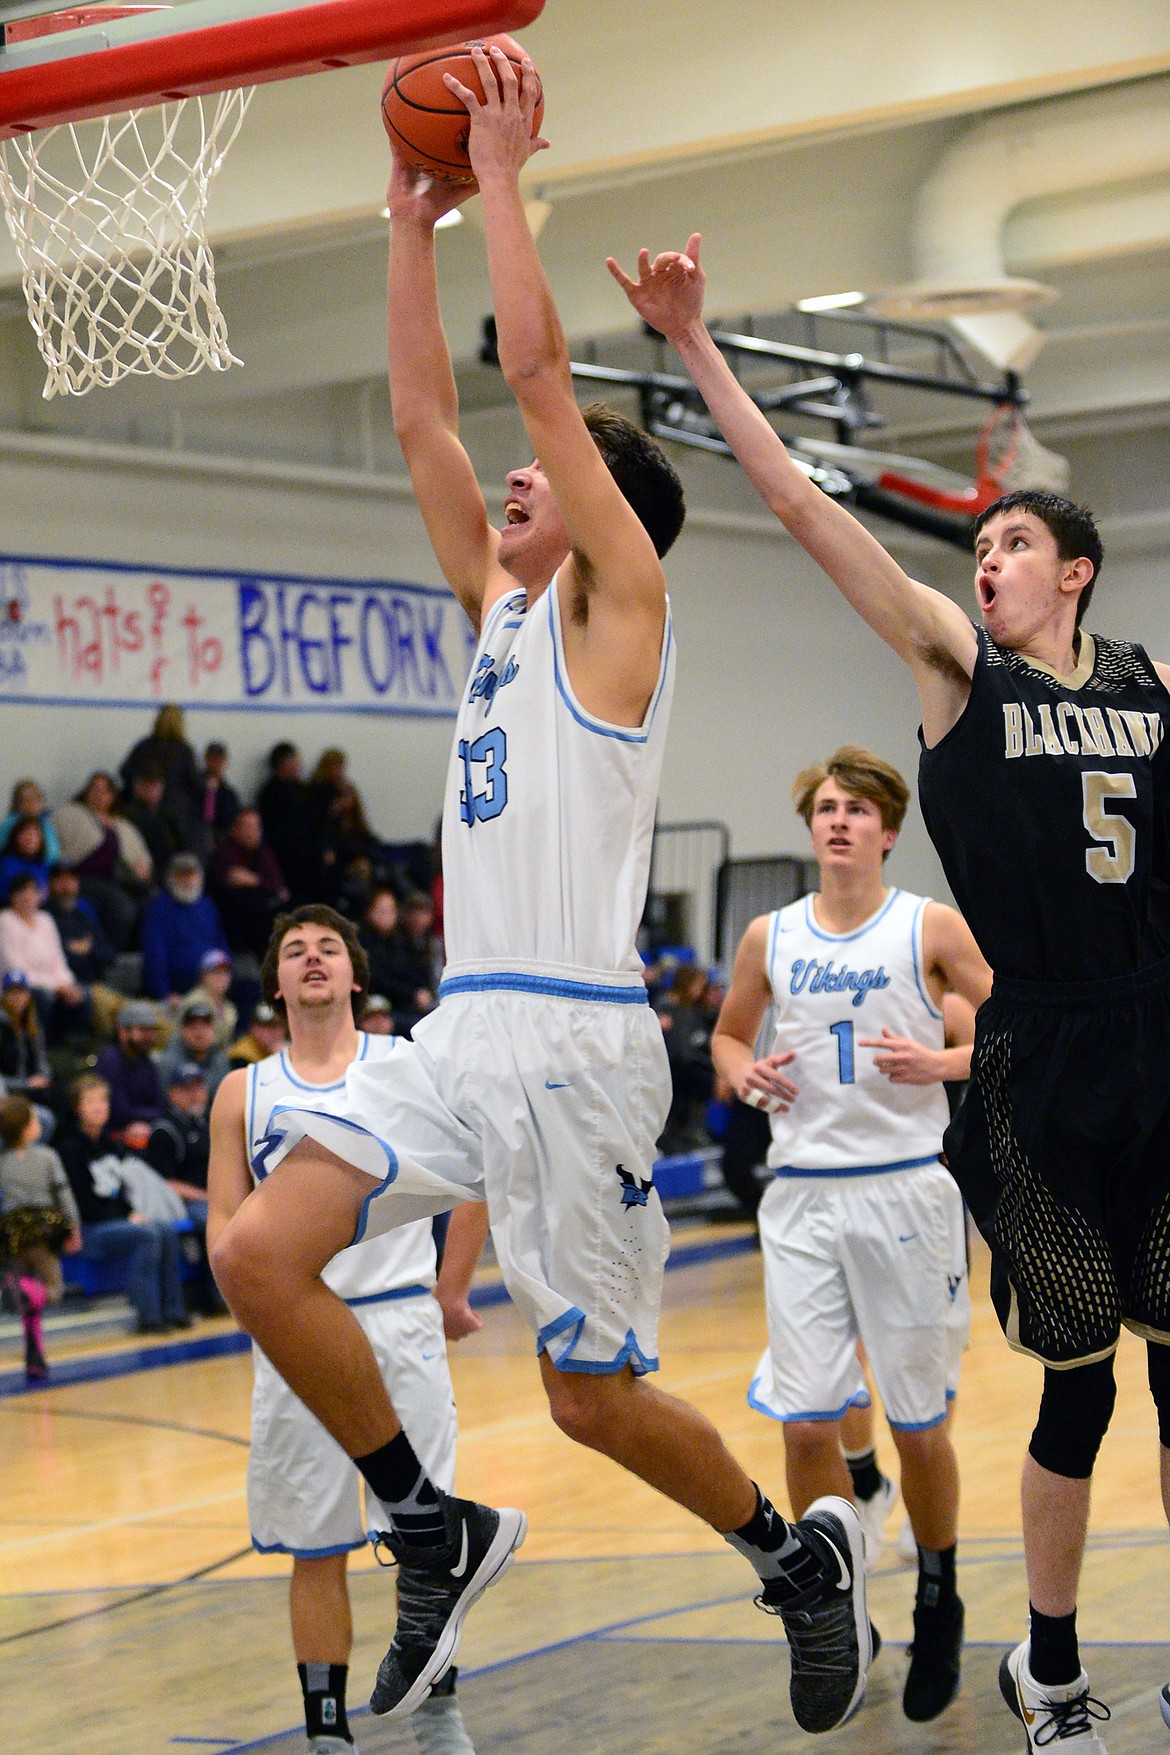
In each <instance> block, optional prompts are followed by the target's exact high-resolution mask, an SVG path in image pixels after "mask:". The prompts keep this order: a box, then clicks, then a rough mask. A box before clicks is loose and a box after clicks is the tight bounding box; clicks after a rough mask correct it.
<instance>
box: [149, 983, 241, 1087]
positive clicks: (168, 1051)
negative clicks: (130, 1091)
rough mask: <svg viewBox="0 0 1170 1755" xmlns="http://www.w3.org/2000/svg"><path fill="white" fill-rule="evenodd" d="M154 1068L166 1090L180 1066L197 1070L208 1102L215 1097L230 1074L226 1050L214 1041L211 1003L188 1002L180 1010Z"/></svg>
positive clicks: (213, 1017) (190, 1000) (206, 1001)
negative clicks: (177, 1023)
mask: <svg viewBox="0 0 1170 1755" xmlns="http://www.w3.org/2000/svg"><path fill="white" fill-rule="evenodd" d="M155 1065H156V1067H157V1068H158V1076H159V1079H160V1080H161V1082H162V1087H163V1090H164V1091H165V1090H167V1089H168V1088H169V1086H170V1081H171V1079H172V1078H173V1077H174V1075H175V1069H176V1067H179V1066H190V1065H194V1066H197V1067H198V1068H199V1071H200V1073H201V1074H202V1076H203V1080H204V1082H205V1084H206V1086H207V1094H208V1101H210V1100H211V1098H213V1097H214V1096H215V1093H216V1092H217V1091H218V1089H219V1087H220V1083H221V1081H222V1080H223V1079H224V1077H225V1076H226V1075H227V1073H228V1072H230V1070H231V1069H230V1067H229V1066H228V1057H227V1050H226V1049H224V1048H221V1047H220V1046H219V1044H218V1043H217V1041H216V1039H215V1011H214V1009H213V1007H212V1005H211V1002H210V1000H207V999H189V1000H186V1001H185V1002H184V1004H183V1005H182V1006H181V1007H180V1010H179V1027H178V1029H177V1030H176V1031H175V1033H174V1035H173V1036H172V1037H171V1039H170V1041H169V1042H168V1043H167V1045H166V1047H165V1048H164V1049H162V1051H161V1052H160V1053H159V1054H157V1055H156V1056H155Z"/></svg>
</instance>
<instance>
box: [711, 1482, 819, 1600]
mask: <svg viewBox="0 0 1170 1755" xmlns="http://www.w3.org/2000/svg"><path fill="white" fill-rule="evenodd" d="M723 1539H724V1541H725V1542H730V1544H731V1546H732V1547H733V1548H734V1549H735V1550H736V1552H737V1553H740V1554H742V1555H743V1556H744V1558H745V1559H746V1560H750V1562H751V1564H752V1565H753V1566H754V1567H755V1569H756V1572H757V1573H758V1574H759V1576H760V1578H761V1579H762V1580H763V1582H764V1583H765V1584H782V1585H784V1586H787V1587H788V1588H789V1589H790V1591H791V1594H792V1595H794V1596H796V1595H798V1594H799V1593H800V1592H801V1591H803V1590H807V1588H808V1586H809V1585H810V1584H813V1583H815V1582H816V1580H817V1579H818V1578H820V1577H821V1575H822V1573H823V1572H824V1570H825V1568H824V1563H823V1562H822V1560H821V1558H820V1556H819V1555H818V1554H817V1553H816V1551H815V1550H814V1549H813V1548H811V1547H810V1546H809V1544H808V1543H807V1542H805V1541H802V1540H801V1538H800V1536H799V1535H798V1534H797V1532H796V1529H795V1527H794V1526H793V1525H792V1524H790V1523H787V1522H786V1521H785V1519H784V1518H782V1517H781V1516H780V1513H779V1512H778V1511H777V1510H776V1507H775V1506H774V1505H773V1504H772V1502H771V1500H769V1499H765V1498H764V1495H763V1494H762V1493H761V1492H760V1489H759V1488H758V1487H757V1488H756V1509H755V1511H754V1512H753V1513H752V1515H751V1517H749V1518H748V1520H747V1522H746V1523H745V1524H743V1525H741V1527H740V1528H739V1529H737V1530H730V1531H729V1532H728V1533H727V1534H726V1535H725V1536H724V1538H723Z"/></svg>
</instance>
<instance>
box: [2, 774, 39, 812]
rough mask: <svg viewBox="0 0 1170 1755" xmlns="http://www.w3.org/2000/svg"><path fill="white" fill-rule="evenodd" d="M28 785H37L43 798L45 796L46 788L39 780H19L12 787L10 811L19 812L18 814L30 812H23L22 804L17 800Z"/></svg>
mask: <svg viewBox="0 0 1170 1755" xmlns="http://www.w3.org/2000/svg"><path fill="white" fill-rule="evenodd" d="M26 786H35V787H36V789H37V791H38V792H39V793H40V795H41V797H42V798H43V797H44V796H45V789H44V787H43V786H42V785H41V783H40V781H39V780H31V779H30V780H18V781H17V782H16V785H15V786H14V787H13V788H12V798H11V800H10V801H9V805H8V808H9V810H10V811H12V812H14V813H17V814H22V815H24V814H29V813H24V812H21V810H20V805H19V804H18V802H17V800H18V799H19V798H20V795H21V793H22V792H23V791H24V789H25V787H26Z"/></svg>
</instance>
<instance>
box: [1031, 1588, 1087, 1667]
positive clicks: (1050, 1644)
mask: <svg viewBox="0 0 1170 1755" xmlns="http://www.w3.org/2000/svg"><path fill="white" fill-rule="evenodd" d="M1028 1613H1029V1615H1030V1616H1031V1631H1030V1633H1029V1648H1028V1668H1029V1670H1030V1671H1031V1673H1032V1680H1033V1681H1034V1682H1039V1683H1041V1684H1042V1685H1043V1684H1044V1683H1049V1684H1050V1685H1051V1686H1052V1687H1053V1688H1061V1687H1063V1686H1064V1685H1065V1683H1067V1682H1075V1681H1076V1679H1077V1677H1078V1676H1079V1675H1080V1673H1081V1654H1080V1649H1079V1647H1078V1645H1077V1612H1076V1610H1075V1609H1074V1610H1073V1612H1072V1614H1071V1615H1042V1614H1041V1613H1040V1611H1039V1610H1038V1609H1034V1608H1033V1607H1032V1605H1031V1603H1029V1604H1028Z"/></svg>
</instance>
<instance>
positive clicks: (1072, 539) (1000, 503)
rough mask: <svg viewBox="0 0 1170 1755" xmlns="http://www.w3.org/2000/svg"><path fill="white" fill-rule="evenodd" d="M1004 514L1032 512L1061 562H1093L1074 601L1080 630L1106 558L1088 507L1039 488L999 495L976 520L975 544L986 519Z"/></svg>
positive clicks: (1018, 489) (1020, 489)
mask: <svg viewBox="0 0 1170 1755" xmlns="http://www.w3.org/2000/svg"><path fill="white" fill-rule="evenodd" d="M1005 512H1031V513H1033V514H1034V516H1035V517H1037V518H1039V520H1040V522H1041V524H1043V525H1044V526H1045V528H1046V529H1047V530H1049V531H1051V533H1052V537H1053V540H1054V541H1055V543H1056V552H1057V554H1058V555H1059V556H1060V558H1061V560H1062V561H1080V560H1086V561H1091V562H1092V565H1093V577H1092V578H1091V579H1090V580H1089V583H1088V584H1087V585H1086V586H1085V587H1084V589H1083V590H1082V592H1081V594H1080V596H1079V597H1078V598H1077V623H1076V625H1077V627H1078V628H1079V627H1080V625H1081V617H1082V616H1083V615H1084V613H1085V611H1086V610H1087V609H1088V607H1089V599H1090V598H1091V597H1092V595H1093V587H1094V585H1096V583H1097V580H1098V579H1099V577H1100V575H1101V563H1102V561H1103V560H1104V558H1105V550H1104V548H1103V547H1102V546H1101V538H1100V535H1099V534H1098V531H1097V526H1096V524H1095V523H1094V522H1093V514H1092V513H1091V512H1090V511H1089V509H1088V507H1087V506H1078V505H1076V504H1075V503H1074V502H1073V501H1072V500H1066V499H1065V498H1064V495H1063V494H1049V493H1045V492H1044V491H1043V489H1041V488H1017V489H1016V490H1015V492H1014V493H1010V494H1001V495H1000V497H999V499H998V500H993V501H992V503H991V505H990V506H988V508H987V510H986V511H985V512H980V514H979V516H978V517H977V518H976V520H975V540H976V541H978V540H979V532H980V531H981V530H982V529H983V526H984V525H985V524H986V523H987V520H988V519H989V518H998V517H1000V516H1001V515H1002V514H1003V513H1005Z"/></svg>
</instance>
